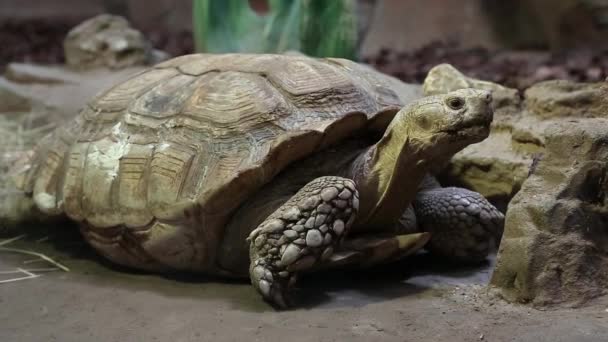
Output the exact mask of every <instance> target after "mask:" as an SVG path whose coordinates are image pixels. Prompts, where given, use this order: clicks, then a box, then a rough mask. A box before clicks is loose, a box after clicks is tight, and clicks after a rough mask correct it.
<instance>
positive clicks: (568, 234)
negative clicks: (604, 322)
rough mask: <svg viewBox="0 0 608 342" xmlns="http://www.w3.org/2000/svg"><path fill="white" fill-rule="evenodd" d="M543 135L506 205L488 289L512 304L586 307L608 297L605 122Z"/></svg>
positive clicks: (558, 125)
mask: <svg viewBox="0 0 608 342" xmlns="http://www.w3.org/2000/svg"><path fill="white" fill-rule="evenodd" d="M583 109H584V108H583ZM544 135H545V137H546V147H545V152H544V156H543V158H542V159H541V160H540V161H538V162H537V165H536V167H535V169H534V170H533V172H532V174H531V175H530V177H529V178H528V179H527V180H526V181H525V182H524V184H523V186H522V188H521V190H520V191H519V192H518V193H517V195H516V196H515V198H514V199H513V200H512V202H511V203H510V204H509V210H508V212H507V216H506V223H505V232H504V236H503V239H502V243H501V246H500V249H499V253H498V257H497V265H496V269H495V271H494V274H493V276H492V280H491V285H492V286H493V287H495V289H496V290H497V292H498V293H499V294H500V295H501V296H503V297H504V298H506V299H508V300H510V301H517V302H531V303H532V304H534V305H536V306H545V305H555V304H562V305H569V306H573V305H581V304H584V303H585V302H588V301H589V300H591V299H593V298H595V297H597V296H600V295H603V294H606V293H608V230H606V222H608V198H607V197H606V196H607V195H608V144H606V141H608V120H607V119H588V118H584V119H568V120H563V121H561V122H555V123H553V124H551V125H550V126H549V127H548V128H547V129H546V131H545V133H544Z"/></svg>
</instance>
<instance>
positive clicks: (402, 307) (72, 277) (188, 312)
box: [0, 233, 608, 342]
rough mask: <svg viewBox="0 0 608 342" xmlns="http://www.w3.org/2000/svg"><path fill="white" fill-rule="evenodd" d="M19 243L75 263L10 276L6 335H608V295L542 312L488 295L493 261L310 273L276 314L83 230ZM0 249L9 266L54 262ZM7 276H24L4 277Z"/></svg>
mask: <svg viewBox="0 0 608 342" xmlns="http://www.w3.org/2000/svg"><path fill="white" fill-rule="evenodd" d="M30 236H31V237H30V238H29V239H28V240H27V241H19V242H17V243H14V244H11V245H10V246H12V247H19V248H27V249H29V250H34V251H38V252H42V253H45V254H46V255H49V256H51V257H54V258H57V260H59V261H60V262H62V263H63V264H65V265H67V266H68V267H70V269H71V271H70V272H67V273H66V272H50V273H44V274H42V273H41V274H42V275H41V276H40V277H38V278H34V279H28V280H22V281H18V282H12V283H5V284H0V307H1V308H2V310H0V341H3V342H8V341H19V342H26V341H45V342H46V341H62V342H64V341H65V342H68V341H79V342H80V341H121V342H122V341H172V342H178V341H179V342H181V341H285V340H289V341H290V342H299V341H454V342H456V341H552V342H558V341H564V342H566V341H567V342H571V341H589V342H591V341H593V342H596V341H608V299H606V298H604V299H599V300H597V301H596V302H595V303H593V304H592V305H591V306H589V307H586V308H582V309H576V310H574V309H560V310H549V311H538V310H534V309H531V308H528V307H524V306H516V305H510V304H506V303H504V302H502V301H501V300H497V299H490V298H489V297H488V296H487V295H485V291H483V286H482V284H485V283H486V282H487V280H488V278H489V276H490V272H491V267H492V265H491V262H490V263H488V264H486V265H482V266H479V267H476V268H454V267H453V266H451V267H446V266H440V265H438V263H437V261H436V260H432V259H430V258H429V257H428V256H424V255H421V256H416V257H413V258H410V259H408V260H406V261H405V262H402V263H399V264H396V265H391V266H387V267H383V268H382V269H378V270H374V271H368V272H350V273H339V274H321V275H316V276H309V277H308V278H305V279H302V281H301V282H300V283H299V289H298V290H297V292H296V295H297V298H298V299H299V302H300V307H299V308H298V309H294V310H290V311H283V312H278V311H275V310H273V309H272V308H271V307H269V306H268V305H266V304H265V303H263V302H262V301H261V299H260V298H259V296H258V295H257V294H256V293H254V290H253V288H252V287H251V286H249V285H248V284H247V283H246V282H225V281H221V280H217V279H207V278H203V277H201V276H196V275H175V276H161V275H150V274H140V273H136V272H132V271H129V270H124V269H119V268H116V267H114V266H112V265H109V264H108V263H106V262H104V261H103V260H101V259H99V258H98V257H97V256H96V255H95V254H94V253H92V252H91V250H90V249H89V248H88V246H86V245H85V244H84V243H83V242H82V241H81V240H80V239H79V238H78V236H76V235H73V234H71V233H70V234H68V236H67V237H66V236H57V235H51V236H50V239H49V240H47V241H45V242H36V241H35V240H36V239H38V238H40V237H42V236H43V235H38V236H32V235H30ZM31 259H32V257H30V256H24V255H20V254H12V253H5V252H2V253H1V254H0V271H10V270H14V269H16V268H17V267H22V268H28V269H31V268H37V267H46V265H45V264H44V263H24V261H27V260H31ZM0 276H1V277H3V278H0V280H1V279H7V278H10V277H13V276H14V275H6V274H0Z"/></svg>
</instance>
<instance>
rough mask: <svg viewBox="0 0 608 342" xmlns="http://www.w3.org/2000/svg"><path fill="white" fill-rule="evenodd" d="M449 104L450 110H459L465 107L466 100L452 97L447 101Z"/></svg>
mask: <svg viewBox="0 0 608 342" xmlns="http://www.w3.org/2000/svg"><path fill="white" fill-rule="evenodd" d="M447 104H448V106H449V107H450V108H452V109H455V110H458V109H461V108H462V107H463V106H464V99H462V98H460V97H450V98H449V99H448V100H447Z"/></svg>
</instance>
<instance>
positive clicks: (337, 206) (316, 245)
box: [247, 176, 359, 308]
mask: <svg viewBox="0 0 608 342" xmlns="http://www.w3.org/2000/svg"><path fill="white" fill-rule="evenodd" d="M358 208H359V198H358V193H357V190H356V188H355V183H354V182H353V181H352V180H350V179H346V178H341V177H331V176H328V177H319V178H317V179H315V180H313V181H312V182H310V183H308V184H306V185H305V186H304V187H303V188H302V189H301V190H300V191H298V192H297V193H296V194H295V195H294V196H293V197H292V198H291V199H289V200H288V201H287V202H286V203H285V204H283V205H282V206H281V207H280V208H279V209H277V210H276V211H275V212H274V213H273V214H271V215H270V216H269V217H268V218H267V219H266V220H265V221H264V222H262V223H261V224H260V225H259V226H258V227H257V228H256V229H255V230H254V231H252V232H251V234H250V235H249V237H248V238H247V240H248V241H249V242H250V245H249V256H250V262H251V263H250V267H249V274H250V278H251V283H252V284H253V286H254V287H255V288H256V289H257V290H258V292H260V293H261V294H262V296H263V297H264V299H266V300H267V301H269V302H271V303H273V304H275V305H278V306H279V307H282V308H285V307H287V306H288V305H289V298H288V290H289V288H290V287H291V286H293V284H294V283H295V280H296V276H297V273H298V272H300V271H304V270H307V269H310V268H313V267H315V266H316V265H318V264H319V263H321V262H322V261H324V260H327V259H329V258H330V257H331V256H332V254H333V251H334V250H335V249H336V247H337V245H338V244H339V243H340V242H341V241H342V239H343V238H344V236H345V235H346V234H347V232H348V230H349V228H350V227H351V226H352V224H353V222H354V220H355V217H356V213H357V210H358Z"/></svg>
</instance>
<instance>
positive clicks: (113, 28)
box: [63, 14, 166, 69]
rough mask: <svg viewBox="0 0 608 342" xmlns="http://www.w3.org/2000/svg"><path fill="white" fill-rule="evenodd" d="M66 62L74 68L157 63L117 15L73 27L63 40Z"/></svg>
mask: <svg viewBox="0 0 608 342" xmlns="http://www.w3.org/2000/svg"><path fill="white" fill-rule="evenodd" d="M63 45H64V51H65V58H66V63H67V64H68V65H69V66H70V67H72V68H75V69H94V68H98V67H108V68H110V69H121V68H125V67H129V66H135V65H145V64H152V63H155V62H158V60H156V59H158V58H161V59H162V58H164V57H166V56H160V53H159V52H156V53H154V51H153V49H152V47H151V44H150V42H149V41H148V40H146V38H145V37H144V36H143V34H142V33H141V32H139V31H137V30H135V29H133V28H132V27H131V26H130V25H129V22H128V21H127V20H126V19H124V18H122V17H119V16H113V15H108V14H102V15H98V16H96V17H93V18H91V19H89V20H86V21H84V22H83V23H81V24H80V25H78V26H76V27H75V28H73V29H72V30H71V31H70V32H69V33H68V35H67V37H66V39H65V41H64V44H63Z"/></svg>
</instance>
